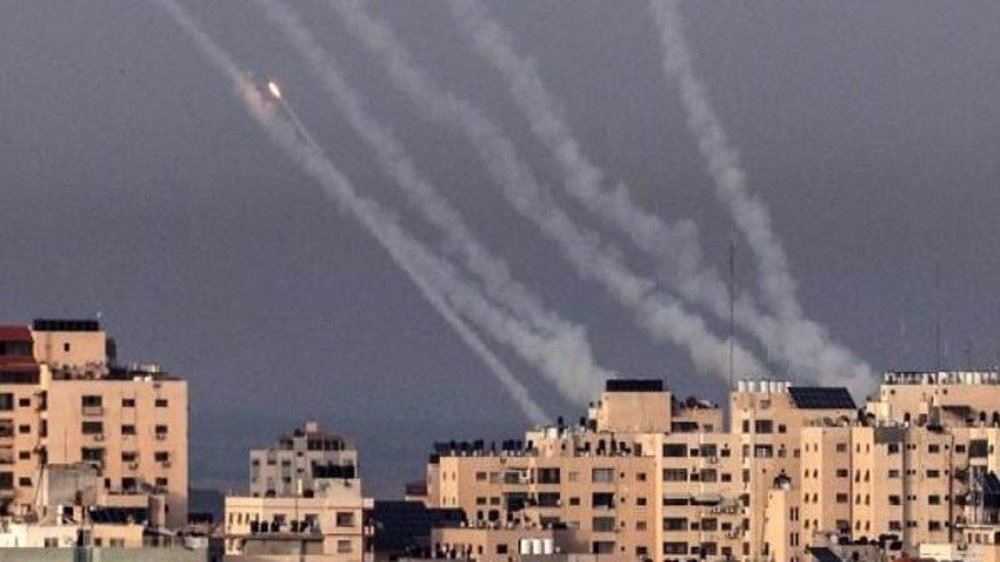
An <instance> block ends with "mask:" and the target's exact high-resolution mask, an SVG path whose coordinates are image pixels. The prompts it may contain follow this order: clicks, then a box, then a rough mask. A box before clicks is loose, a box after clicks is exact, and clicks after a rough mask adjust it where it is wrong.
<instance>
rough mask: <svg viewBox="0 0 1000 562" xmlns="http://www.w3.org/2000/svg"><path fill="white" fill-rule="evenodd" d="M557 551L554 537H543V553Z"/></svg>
mask: <svg viewBox="0 0 1000 562" xmlns="http://www.w3.org/2000/svg"><path fill="white" fill-rule="evenodd" d="M553 552H555V545H554V544H553V542H552V539H542V554H552V553H553Z"/></svg>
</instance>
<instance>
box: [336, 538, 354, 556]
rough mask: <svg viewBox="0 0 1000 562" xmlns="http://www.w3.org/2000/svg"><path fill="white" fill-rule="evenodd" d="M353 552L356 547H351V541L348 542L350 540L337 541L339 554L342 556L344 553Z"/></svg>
mask: <svg viewBox="0 0 1000 562" xmlns="http://www.w3.org/2000/svg"><path fill="white" fill-rule="evenodd" d="M353 551H354V547H353V546H351V541H348V540H339V541H337V552H339V553H341V554H344V553H347V552H353Z"/></svg>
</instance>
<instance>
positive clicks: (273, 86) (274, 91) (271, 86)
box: [267, 80, 281, 100]
mask: <svg viewBox="0 0 1000 562" xmlns="http://www.w3.org/2000/svg"><path fill="white" fill-rule="evenodd" d="M267 89H268V91H270V92H271V95H272V96H274V97H276V98H278V99H279V100H280V99H281V89H280V88H278V83H277V82H275V81H274V80H269V81H268V83H267Z"/></svg>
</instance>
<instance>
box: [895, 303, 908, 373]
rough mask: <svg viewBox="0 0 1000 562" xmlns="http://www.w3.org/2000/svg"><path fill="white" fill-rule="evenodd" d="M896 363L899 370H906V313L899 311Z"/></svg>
mask: <svg viewBox="0 0 1000 562" xmlns="http://www.w3.org/2000/svg"><path fill="white" fill-rule="evenodd" d="M897 353H898V355H899V356H898V357H897V358H896V361H897V365H899V369H900V370H906V313H905V312H904V311H900V312H899V349H898V350H897Z"/></svg>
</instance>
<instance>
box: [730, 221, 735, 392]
mask: <svg viewBox="0 0 1000 562" xmlns="http://www.w3.org/2000/svg"><path fill="white" fill-rule="evenodd" d="M735 316H736V243H735V242H733V237H732V236H730V237H729V390H730V391H732V390H733V388H734V385H733V378H734V377H733V371H734V365H733V355H734V353H733V347H734V342H733V335H734V334H733V332H734V330H733V325H734V323H735V321H734V319H735Z"/></svg>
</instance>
